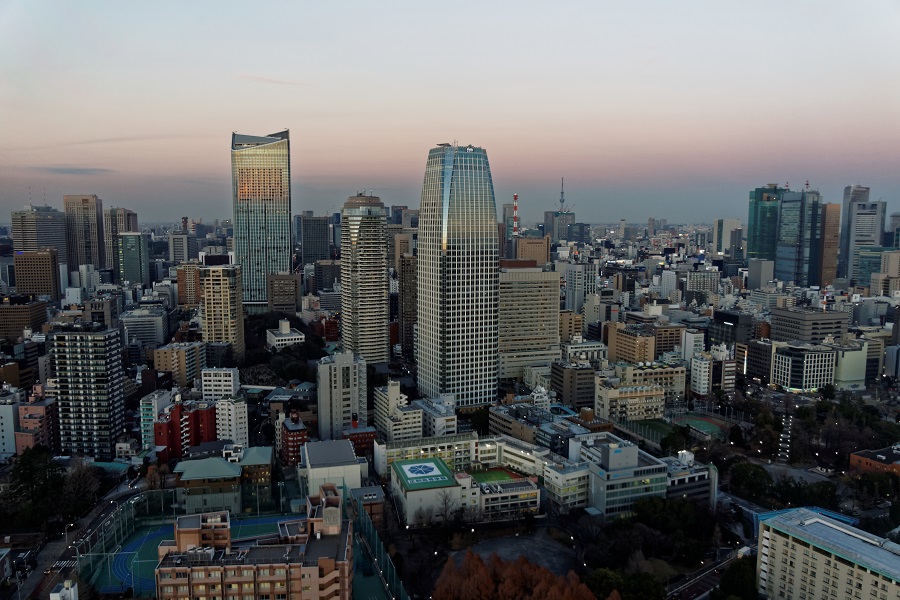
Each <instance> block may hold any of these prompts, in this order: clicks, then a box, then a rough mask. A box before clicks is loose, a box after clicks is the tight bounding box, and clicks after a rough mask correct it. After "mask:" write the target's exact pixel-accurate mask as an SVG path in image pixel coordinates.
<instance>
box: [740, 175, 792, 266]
mask: <svg viewBox="0 0 900 600" xmlns="http://www.w3.org/2000/svg"><path fill="white" fill-rule="evenodd" d="M786 191H787V189H785V188H781V187H778V184H777V183H770V184H768V185H767V186H765V187H759V188H756V189H755V190H750V211H749V216H748V218H747V258H748V259H751V258H758V259H760V260H775V249H776V247H777V245H778V240H777V237H776V236H777V233H778V209H779V206H780V203H781V196H782V195H784V193H785V192H786Z"/></svg>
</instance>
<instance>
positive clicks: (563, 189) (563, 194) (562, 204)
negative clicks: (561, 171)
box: [559, 177, 566, 212]
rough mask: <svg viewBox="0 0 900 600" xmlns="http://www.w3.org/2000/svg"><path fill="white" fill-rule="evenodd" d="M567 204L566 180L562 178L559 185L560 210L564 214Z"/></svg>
mask: <svg viewBox="0 0 900 600" xmlns="http://www.w3.org/2000/svg"><path fill="white" fill-rule="evenodd" d="M565 204H566V178H565V177H562V178H561V179H560V184H559V210H560V211H561V212H564V211H565V210H566V209H565Z"/></svg>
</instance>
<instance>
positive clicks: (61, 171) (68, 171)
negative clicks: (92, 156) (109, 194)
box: [32, 166, 113, 175]
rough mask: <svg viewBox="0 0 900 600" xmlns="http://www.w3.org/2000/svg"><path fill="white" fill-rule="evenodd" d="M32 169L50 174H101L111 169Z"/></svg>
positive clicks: (55, 167)
mask: <svg viewBox="0 0 900 600" xmlns="http://www.w3.org/2000/svg"><path fill="white" fill-rule="evenodd" d="M32 170H34V171H38V172H40V173H49V174H51V175H102V174H104V173H112V172H113V170H112V169H104V168H101V167H61V166H53V167H33V168H32Z"/></svg>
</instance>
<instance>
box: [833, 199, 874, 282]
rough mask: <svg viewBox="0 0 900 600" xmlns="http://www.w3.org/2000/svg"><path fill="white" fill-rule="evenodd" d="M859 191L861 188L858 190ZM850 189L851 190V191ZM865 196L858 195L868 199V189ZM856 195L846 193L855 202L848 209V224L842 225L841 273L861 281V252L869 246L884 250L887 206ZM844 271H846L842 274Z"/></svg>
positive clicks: (846, 208) (850, 203)
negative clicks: (879, 247)
mask: <svg viewBox="0 0 900 600" xmlns="http://www.w3.org/2000/svg"><path fill="white" fill-rule="evenodd" d="M854 187H858V186H854ZM848 189H849V188H848ZM863 189H864V190H866V192H865V194H861V193H860V194H857V197H862V196H863V195H864V196H866V197H868V189H869V188H863ZM853 194H854V192H848V191H847V190H845V191H844V197H845V199H846V198H847V196H850V197H851V199H850V201H849V202H847V204H846V206H845V211H846V212H845V214H846V215H847V220H846V221H844V222H843V223H842V224H841V242H842V243H841V249H840V256H839V262H838V272H839V273H843V274H844V276H845V277H847V278H849V279H851V280H855V279H857V275H858V273H857V271H858V269H859V255H858V252H859V250H860V248H863V247H865V246H881V242H882V235H883V232H884V224H885V212H886V204H885V203H884V202H882V201H880V200H879V201H877V202H869V201H868V200H862V199H859V200H855V199H853V197H854V196H853ZM842 269H843V270H842Z"/></svg>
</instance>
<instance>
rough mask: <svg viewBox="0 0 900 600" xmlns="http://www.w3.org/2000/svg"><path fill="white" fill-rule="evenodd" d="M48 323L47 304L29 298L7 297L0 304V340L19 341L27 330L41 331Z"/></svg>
mask: <svg viewBox="0 0 900 600" xmlns="http://www.w3.org/2000/svg"><path fill="white" fill-rule="evenodd" d="M46 322H47V303H46V302H44V301H42V300H32V299H31V297H29V296H6V297H4V298H3V302H2V303H0V338H2V339H6V340H13V341H15V340H18V339H19V338H20V337H22V332H23V331H25V330H26V329H30V330H31V331H40V330H41V325H43V324H44V323H46Z"/></svg>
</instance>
